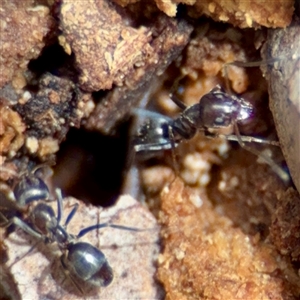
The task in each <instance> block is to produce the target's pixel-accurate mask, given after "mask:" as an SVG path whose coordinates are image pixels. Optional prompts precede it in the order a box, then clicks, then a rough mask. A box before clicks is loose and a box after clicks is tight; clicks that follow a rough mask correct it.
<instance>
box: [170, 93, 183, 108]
mask: <svg viewBox="0 0 300 300" xmlns="http://www.w3.org/2000/svg"><path fill="white" fill-rule="evenodd" d="M169 97H170V98H171V99H172V101H173V102H174V103H175V104H176V105H177V106H178V107H179V108H181V109H182V110H185V109H186V108H187V106H186V105H185V104H184V103H183V102H182V101H181V100H180V99H179V98H178V97H177V96H176V95H175V94H173V93H170V94H169Z"/></svg>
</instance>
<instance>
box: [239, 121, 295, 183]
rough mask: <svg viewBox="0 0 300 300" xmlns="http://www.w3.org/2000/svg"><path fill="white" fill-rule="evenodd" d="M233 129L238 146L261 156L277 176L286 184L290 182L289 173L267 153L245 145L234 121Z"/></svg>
mask: <svg viewBox="0 0 300 300" xmlns="http://www.w3.org/2000/svg"><path fill="white" fill-rule="evenodd" d="M234 130H235V134H236V136H237V141H238V143H239V144H240V146H241V147H242V148H244V149H245V150H247V151H249V152H251V153H253V154H254V155H256V156H258V157H260V158H262V159H263V160H264V161H265V162H266V163H267V164H268V165H269V166H270V167H271V169H272V170H273V172H274V173H276V174H277V175H278V176H279V178H281V180H282V181H283V182H284V183H285V184H288V183H289V182H290V176H289V174H288V173H287V172H286V171H284V170H283V169H282V168H281V167H280V166H278V165H277V164H276V163H275V162H274V161H273V160H272V159H271V158H269V157H268V156H267V155H265V154H264V153H261V152H259V151H257V150H255V149H253V148H250V147H248V146H246V145H245V143H244V142H243V140H242V138H241V135H240V132H239V129H238V126H237V124H236V123H234Z"/></svg>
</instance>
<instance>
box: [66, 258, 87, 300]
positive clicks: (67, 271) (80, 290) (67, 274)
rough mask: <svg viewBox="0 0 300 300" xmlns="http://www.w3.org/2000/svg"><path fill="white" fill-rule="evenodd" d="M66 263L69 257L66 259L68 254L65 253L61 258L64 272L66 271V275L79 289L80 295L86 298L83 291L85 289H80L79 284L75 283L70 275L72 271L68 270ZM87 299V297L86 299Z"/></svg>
mask: <svg viewBox="0 0 300 300" xmlns="http://www.w3.org/2000/svg"><path fill="white" fill-rule="evenodd" d="M65 261H67V257H66V254H65V253H64V254H63V255H62V256H61V257H60V263H61V265H62V267H63V270H64V273H65V275H66V276H67V277H68V278H70V279H71V281H72V283H73V284H74V286H75V287H76V288H77V290H78V291H79V293H81V294H82V296H83V297H84V295H85V293H84V291H83V289H82V288H81V287H80V285H79V284H77V282H76V281H75V279H74V278H73V277H72V275H71V274H70V271H69V270H68V267H67V265H66V263H65ZM84 299H85V297H84Z"/></svg>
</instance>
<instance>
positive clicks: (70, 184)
mask: <svg viewBox="0 0 300 300" xmlns="http://www.w3.org/2000/svg"><path fill="white" fill-rule="evenodd" d="M127 127H128V126H127V124H125V126H122V128H120V129H118V130H117V132H118V136H104V135H101V134H99V133H97V132H87V131H84V130H78V129H71V130H70V131H69V133H68V135H67V139H66V141H65V142H64V143H62V144H61V147H60V151H59V153H58V156H57V165H56V167H55V174H54V179H53V183H54V186H58V187H60V188H61V189H62V190H63V192H64V194H65V195H72V196H74V197H75V198H78V199H80V200H83V201H88V202H91V203H92V204H94V205H101V206H104V207H105V206H110V205H113V204H114V202H115V201H116V199H117V197H118V196H119V194H120V192H121V187H122V182H123V174H124V172H123V170H124V166H125V164H126V158H127V140H128V139H127Z"/></svg>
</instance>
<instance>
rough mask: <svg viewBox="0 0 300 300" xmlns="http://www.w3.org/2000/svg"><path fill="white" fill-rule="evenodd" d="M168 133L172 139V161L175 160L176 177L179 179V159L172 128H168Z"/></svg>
mask: <svg viewBox="0 0 300 300" xmlns="http://www.w3.org/2000/svg"><path fill="white" fill-rule="evenodd" d="M168 132H169V137H170V141H171V151H172V159H173V164H174V169H175V174H176V177H179V166H178V163H177V159H176V152H175V142H174V134H173V131H172V127H171V126H168Z"/></svg>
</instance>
